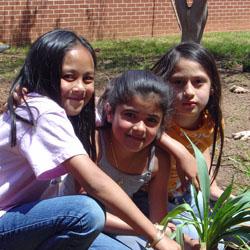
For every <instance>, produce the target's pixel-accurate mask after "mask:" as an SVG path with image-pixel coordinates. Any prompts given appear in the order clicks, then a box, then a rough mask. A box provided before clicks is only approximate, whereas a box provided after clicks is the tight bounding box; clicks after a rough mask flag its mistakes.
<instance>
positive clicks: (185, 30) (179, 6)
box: [171, 0, 208, 43]
mask: <svg viewBox="0 0 250 250" xmlns="http://www.w3.org/2000/svg"><path fill="white" fill-rule="evenodd" d="M171 2H172V5H173V8H174V11H175V14H176V18H177V21H178V25H179V27H180V29H181V41H182V42H186V41H193V42H196V43H200V42H201V38H202V35H203V31H204V28H205V25H206V22H207V16H208V7H207V0H193V3H192V5H191V6H188V4H187V1H186V0H171Z"/></svg>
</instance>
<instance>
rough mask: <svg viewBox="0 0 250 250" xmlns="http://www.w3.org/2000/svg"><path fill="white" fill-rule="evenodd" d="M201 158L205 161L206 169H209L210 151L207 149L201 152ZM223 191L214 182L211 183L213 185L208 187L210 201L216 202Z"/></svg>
mask: <svg viewBox="0 0 250 250" xmlns="http://www.w3.org/2000/svg"><path fill="white" fill-rule="evenodd" d="M203 156H204V158H205V160H206V163H207V167H208V168H209V167H210V164H211V155H210V149H209V148H207V149H206V150H205V151H204V152H203ZM212 175H213V173H212V172H211V174H210V176H212ZM222 193H223V190H222V189H221V188H220V187H219V186H218V185H217V182H216V180H214V181H213V183H212V184H211V186H210V199H211V200H213V201H216V200H218V198H219V197H220V196H221V195H222Z"/></svg>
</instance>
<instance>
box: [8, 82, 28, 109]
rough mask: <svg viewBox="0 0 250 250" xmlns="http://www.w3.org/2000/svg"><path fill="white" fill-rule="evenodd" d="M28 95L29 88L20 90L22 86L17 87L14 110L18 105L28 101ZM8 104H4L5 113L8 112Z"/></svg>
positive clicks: (14, 94)
mask: <svg viewBox="0 0 250 250" xmlns="http://www.w3.org/2000/svg"><path fill="white" fill-rule="evenodd" d="M27 94H28V89H27V88H20V86H17V87H16V88H15V90H14V92H13V99H14V108H16V107H17V106H18V105H20V104H22V102H23V99H25V100H27V98H28V97H27ZM7 109H8V104H7V103H5V104H4V110H3V111H4V112H5V111H7Z"/></svg>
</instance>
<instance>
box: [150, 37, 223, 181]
mask: <svg viewBox="0 0 250 250" xmlns="http://www.w3.org/2000/svg"><path fill="white" fill-rule="evenodd" d="M181 58H185V59H188V60H192V61H194V62H197V63H199V64H200V65H201V66H202V67H203V69H204V70H205V71H206V73H207V74H208V76H209V78H210V81H211V88H212V89H213V93H212V94H211V95H210V97H209V101H208V103H207V105H206V109H207V110H208V112H209V114H210V115H211V117H212V119H213V122H214V135H213V146H212V157H211V158H212V160H211V166H210V169H209V173H210V172H211V170H212V165H213V162H214V158H215V149H216V142H217V139H218V136H219V139H220V148H219V154H218V158H217V162H216V163H215V169H214V172H213V178H212V181H213V180H214V179H215V178H216V176H217V174H218V171H219V167H220V164H221V157H222V150H223V145H224V130H223V118H222V111H221V107H220V101H221V80H220V77H219V73H218V70H217V66H216V62H215V60H214V57H213V55H212V54H211V53H210V52H209V51H208V50H207V49H206V48H204V47H203V46H202V45H200V44H198V43H194V42H184V43H180V44H178V45H177V46H175V47H173V48H172V49H170V50H169V51H168V52H167V53H166V54H164V55H163V56H162V57H161V58H160V60H159V61H158V62H156V64H155V65H154V66H153V68H152V72H154V73H155V74H156V75H158V76H160V77H162V78H163V79H164V80H165V81H168V80H169V79H170V77H171V75H172V74H173V72H174V68H175V65H176V64H177V63H178V62H179V60H180V59H181Z"/></svg>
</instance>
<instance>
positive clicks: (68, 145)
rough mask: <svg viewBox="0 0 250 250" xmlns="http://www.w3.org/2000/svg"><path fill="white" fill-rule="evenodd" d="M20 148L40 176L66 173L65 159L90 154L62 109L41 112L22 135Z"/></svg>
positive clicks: (55, 175) (45, 177)
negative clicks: (32, 124)
mask: <svg viewBox="0 0 250 250" xmlns="http://www.w3.org/2000/svg"><path fill="white" fill-rule="evenodd" d="M57 111H58V110H57ZM26 126H28V125H26ZM20 150H21V153H22V154H23V155H24V156H25V158H26V159H27V160H28V162H29V163H30V165H31V167H32V169H33V171H34V173H35V175H36V177H37V178H38V179H51V178H55V177H57V176H60V175H62V174H65V173H66V170H65V169H64V168H63V167H62V166H60V165H61V164H62V163H63V162H64V161H65V160H67V159H69V158H71V157H73V156H75V155H80V154H87V153H86V151H85V150H84V148H83V145H82V143H81V142H80V140H79V139H78V138H77V136H76V135H75V133H74V129H73V127H72V124H71V122H70V121H69V120H68V118H67V116H66V115H65V113H64V112H62V111H61V112H56V111H55V112H51V111H50V112H48V113H43V114H41V115H40V116H39V117H38V119H37V120H36V124H35V125H34V126H32V127H31V126H30V127H29V129H27V131H26V133H24V135H23V137H22V138H21V141H20Z"/></svg>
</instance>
